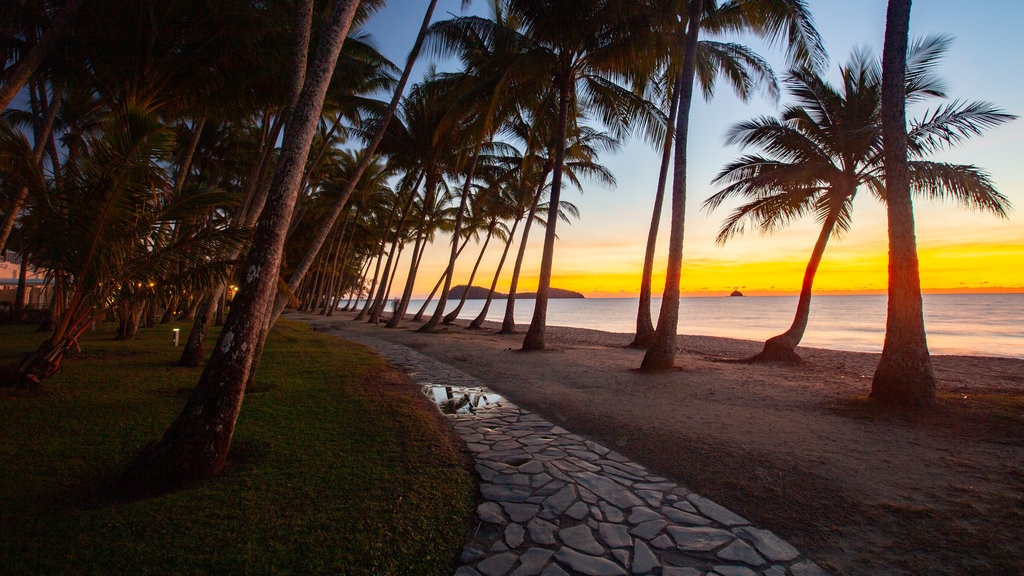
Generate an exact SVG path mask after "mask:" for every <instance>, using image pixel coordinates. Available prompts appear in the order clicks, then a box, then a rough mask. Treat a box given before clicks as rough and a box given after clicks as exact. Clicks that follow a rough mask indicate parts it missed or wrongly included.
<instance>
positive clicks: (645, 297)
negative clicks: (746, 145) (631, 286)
mask: <svg viewBox="0 0 1024 576" xmlns="http://www.w3.org/2000/svg"><path fill="white" fill-rule="evenodd" d="M680 82H681V80H680V79H679V78H678V77H677V78H676V81H675V83H674V86H673V88H672V96H671V98H670V101H669V113H668V126H669V127H670V129H668V130H665V143H664V145H663V146H662V148H661V170H660V172H659V173H658V189H657V191H656V192H655V194H654V210H653V211H652V213H651V226H650V228H649V229H648V231H647V247H646V249H645V250H644V268H643V274H642V276H641V278H640V302H639V304H638V305H637V311H636V335H635V336H634V337H633V341H632V342H630V343H629V347H630V348H647V347H648V346H650V345H651V342H652V341H653V340H654V323H653V322H652V321H651V286H652V284H653V276H654V251H655V248H656V246H657V243H658V227H659V225H660V224H661V208H662V205H663V204H664V203H665V184H666V183H667V182H668V166H669V164H670V163H671V162H672V142H673V141H674V140H675V138H674V136H675V134H674V133H673V131H672V130H671V128H672V127H674V126H675V124H676V114H677V111H678V110H679V84H680Z"/></svg>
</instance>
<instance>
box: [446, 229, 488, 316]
mask: <svg viewBox="0 0 1024 576" xmlns="http://www.w3.org/2000/svg"><path fill="white" fill-rule="evenodd" d="M493 232H494V226H491V229H490V230H488V231H487V237H486V238H484V245H483V247H482V248H480V255H479V256H477V257H476V263H475V264H473V270H472V272H470V273H469V282H467V283H466V289H465V290H464V291H463V292H462V298H459V304H458V306H456V307H455V309H454V310H452V311H451V312H449V313H448V314H447V315H446V316H445V317H444V323H445V324H451V323H452V322H455V319H456V318H458V317H459V312H462V307H463V306H465V305H466V300H467V299H469V289H470V288H472V287H473V279H474V278H476V271H477V270H478V269H479V268H480V261H481V260H483V259H484V253H485V252H486V251H487V245H488V244H489V243H490V242H491V236H492V235H493Z"/></svg>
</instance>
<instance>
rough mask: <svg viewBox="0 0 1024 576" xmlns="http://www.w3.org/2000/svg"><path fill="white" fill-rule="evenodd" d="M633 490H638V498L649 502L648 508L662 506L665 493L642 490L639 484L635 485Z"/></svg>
mask: <svg viewBox="0 0 1024 576" xmlns="http://www.w3.org/2000/svg"><path fill="white" fill-rule="evenodd" d="M633 489H634V490H636V493H637V495H638V496H640V497H641V498H643V499H644V500H646V501H647V505H648V506H652V507H655V508H657V507H658V506H661V501H662V499H663V498H664V497H665V494H664V493H663V492H659V491H657V490H644V489H641V488H640V485H639V484H636V485H634V486H633Z"/></svg>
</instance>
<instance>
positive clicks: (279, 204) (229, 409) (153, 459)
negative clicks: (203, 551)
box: [128, 0, 359, 486]
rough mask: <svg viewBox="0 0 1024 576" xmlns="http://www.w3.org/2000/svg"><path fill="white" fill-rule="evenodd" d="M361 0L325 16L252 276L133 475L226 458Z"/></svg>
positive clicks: (144, 478)
mask: <svg viewBox="0 0 1024 576" xmlns="http://www.w3.org/2000/svg"><path fill="white" fill-rule="evenodd" d="M358 5H359V1H358V0H341V1H339V2H337V3H335V5H334V8H333V10H332V12H331V15H330V17H329V18H328V19H327V21H326V22H324V26H323V28H322V29H321V35H320V38H321V40H320V47H319V49H318V50H317V52H316V57H315V58H314V59H313V61H312V62H310V65H309V68H308V71H307V73H306V76H305V81H304V83H303V86H302V90H301V94H300V96H299V99H298V103H297V105H296V107H295V111H294V113H293V114H292V117H291V118H290V119H289V121H288V126H287V128H286V131H285V137H284V141H283V142H284V146H283V148H282V151H281V157H280V159H279V161H278V165H277V168H276V170H275V172H274V179H273V185H272V192H271V196H270V198H269V199H268V203H267V205H266V206H265V207H264V209H263V214H262V215H261V217H260V220H259V223H258V224H257V227H256V232H255V235H254V237H253V243H252V247H251V248H250V250H249V255H248V257H247V258H246V263H245V268H244V270H245V276H244V278H243V279H242V281H241V283H242V285H241V289H240V290H239V292H238V294H237V295H236V296H235V299H234V305H233V306H232V307H231V314H230V315H229V317H228V320H227V323H226V324H225V326H224V330H223V331H222V332H221V336H220V338H219V340H218V342H217V347H216V348H215V349H214V350H213V354H212V357H211V358H210V361H209V362H208V363H207V365H206V368H205V369H204V370H203V375H202V376H201V377H200V379H199V383H198V385H197V386H196V388H195V389H194V390H193V392H192V394H191V396H190V397H189V400H188V403H187V404H186V406H185V408H184V410H183V411H182V413H181V414H180V415H179V416H178V418H177V419H176V420H175V421H174V423H172V424H171V426H170V428H168V430H167V431H166V432H165V433H164V435H163V437H162V438H161V439H160V441H159V442H157V443H155V444H151V445H150V446H148V447H147V448H146V449H145V450H144V451H143V452H142V454H140V456H139V457H138V458H137V459H136V460H135V461H134V462H133V463H132V465H131V467H130V469H129V471H128V477H129V478H130V479H132V480H135V481H141V482H142V483H144V484H145V485H148V486H153V485H157V484H159V485H178V484H180V483H182V482H186V481H190V480H197V479H202V478H208V477H210V476H213V475H215V474H217V473H218V472H220V470H221V468H223V466H224V462H225V461H226V459H227V455H228V450H229V449H230V447H231V438H232V436H233V434H234V429H235V422H236V421H237V418H238V413H239V411H240V410H241V407H242V398H243V396H244V392H245V385H246V382H247V381H248V377H249V373H250V371H251V370H252V369H253V368H254V366H253V362H252V360H253V354H252V352H253V351H254V350H255V348H256V346H257V345H258V344H259V343H260V337H261V332H262V328H263V316H264V315H265V314H266V312H267V311H268V310H269V307H270V304H271V303H272V302H273V299H274V296H275V294H276V293H277V283H278V278H279V271H280V268H281V257H282V254H283V247H284V240H285V235H286V233H287V231H288V224H289V222H290V221H291V214H292V211H293V209H294V207H295V201H296V198H297V196H298V192H299V183H300V182H301V180H302V171H303V166H304V165H305V163H306V157H307V155H308V154H309V148H310V144H311V142H312V140H313V134H314V132H315V130H316V126H317V121H318V119H319V117H320V113H321V110H322V107H323V103H324V97H325V95H326V93H327V86H328V84H329V82H330V78H331V74H332V73H333V71H334V67H335V64H336V62H337V59H338V54H339V52H340V51H341V46H342V43H343V42H344V40H345V37H346V36H347V34H348V30H349V27H350V26H351V23H352V18H353V16H354V15H355V12H356V8H357V7H358Z"/></svg>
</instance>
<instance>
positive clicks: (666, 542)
mask: <svg viewBox="0 0 1024 576" xmlns="http://www.w3.org/2000/svg"><path fill="white" fill-rule="evenodd" d="M651 546H654V547H655V548H657V549H658V550H668V549H669V548H675V546H676V545H675V543H673V542H672V539H671V538H669V537H668V536H667V535H665V534H662V535H660V536H658V537H657V538H655V539H654V540H651Z"/></svg>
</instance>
